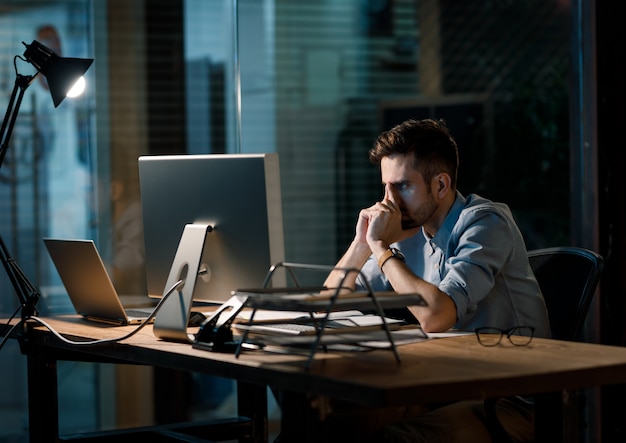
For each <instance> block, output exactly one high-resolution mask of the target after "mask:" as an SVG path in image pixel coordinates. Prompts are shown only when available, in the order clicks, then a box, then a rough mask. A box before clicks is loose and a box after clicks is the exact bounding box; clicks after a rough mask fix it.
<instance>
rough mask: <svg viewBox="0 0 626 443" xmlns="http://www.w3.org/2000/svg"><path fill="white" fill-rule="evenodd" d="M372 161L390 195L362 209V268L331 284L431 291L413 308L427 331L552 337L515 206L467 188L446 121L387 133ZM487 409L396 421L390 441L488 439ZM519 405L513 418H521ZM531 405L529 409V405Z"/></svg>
mask: <svg viewBox="0 0 626 443" xmlns="http://www.w3.org/2000/svg"><path fill="white" fill-rule="evenodd" d="M370 160H371V161H372V162H374V163H377V164H379V165H380V171H381V178H382V184H383V187H384V196H383V199H382V200H381V201H379V202H377V203H375V204H374V205H373V206H371V207H369V208H367V209H363V210H362V211H361V212H360V214H359V217H358V221H357V225H356V234H355V237H354V240H353V241H352V243H351V244H350V246H349V248H348V250H347V251H346V253H345V254H344V256H343V257H342V258H341V259H340V261H339V262H338V264H337V267H341V268H356V269H361V273H360V274H359V275H358V276H357V275H356V274H355V273H353V274H352V275H350V276H349V279H346V280H344V281H343V282H342V281H341V280H340V278H341V277H342V273H341V272H339V271H335V272H331V274H330V275H329V276H328V278H327V280H326V282H325V285H326V286H327V287H328V288H335V287H338V286H339V285H340V284H341V285H342V286H344V287H345V286H347V287H349V288H355V287H356V288H362V287H363V280H364V279H365V280H367V281H368V283H369V284H370V286H371V287H372V289H373V290H374V291H382V290H389V289H393V290H395V291H396V292H398V293H418V294H421V295H422V296H423V298H424V299H425V300H426V302H427V306H409V307H408V308H409V310H410V312H411V314H412V315H413V316H414V317H415V319H416V320H417V321H418V322H419V324H420V325H421V327H422V328H423V329H424V331H426V332H442V331H446V330H448V329H450V328H458V329H463V330H468V331H473V330H474V329H475V328H478V327H483V326H490V327H496V328H501V329H505V330H506V329H510V328H513V327H516V326H530V327H533V328H534V334H535V335H536V336H541V337H549V336H550V327H549V322H548V314H547V310H546V306H545V303H544V300H543V297H542V295H541V291H540V290H539V286H538V284H537V281H536V279H535V277H534V275H533V273H532V271H531V269H530V266H529V263H528V258H527V251H526V247H525V244H524V240H523V238H522V235H521V233H520V231H519V229H518V227H517V225H516V223H515V221H514V219H513V216H512V214H511V212H510V210H509V209H508V207H507V206H506V205H503V204H498V203H494V202H492V201H489V200H487V199H485V198H482V197H480V196H478V195H475V194H471V195H468V196H467V197H464V196H463V195H462V194H461V193H460V192H459V191H457V189H456V181H457V169H458V151H457V145H456V142H455V141H454V139H453V138H452V137H451V136H450V133H449V131H448V129H447V128H446V126H445V125H444V123H443V122H442V121H434V120H430V119H426V120H409V121H406V122H404V123H402V124H400V125H398V126H396V127H394V128H393V129H391V130H390V131H387V132H384V133H383V134H381V135H380V136H379V137H378V139H377V140H376V142H375V144H374V147H373V148H372V149H371V150H370ZM481 406H482V404H478V403H476V404H471V405H470V404H468V405H465V404H456V405H451V406H449V407H445V408H441V409H440V410H437V411H433V412H432V413H428V414H426V416H419V417H418V418H416V419H415V420H410V421H409V422H408V424H407V423H406V422H404V423H402V424H401V425H399V427H395V428H394V427H393V426H392V427H391V428H389V429H387V430H386V434H385V438H386V439H387V440H389V441H424V440H426V439H427V440H428V441H435V439H434V437H433V434H428V433H426V434H423V433H422V431H423V430H424V429H427V428H429V429H433V431H432V432H433V433H437V434H439V433H442V432H443V433H444V435H441V436H440V437H441V438H442V439H441V440H436V441H465V440H464V438H465V436H467V441H472V442H476V441H480V436H479V435H483V434H484V435H485V436H487V437H488V430H485V429H484V426H483V424H482V419H483V417H482V414H483V412H482V410H481ZM504 406H505V407H506V408H507V410H509V411H510V409H511V408H510V407H509V406H510V405H509V404H506V405H504ZM518 406H519V405H518V404H517V403H515V404H513V406H512V408H513V409H514V410H513V412H512V413H511V414H509V415H510V416H512V417H513V420H512V421H513V422H515V420H516V419H517V417H518V416H519V414H518V412H517V409H518ZM521 408H522V409H523V412H522V415H523V414H528V412H529V409H528V408H526V407H525V406H524V404H522V405H521ZM531 415H532V414H531ZM442 418H443V420H442ZM531 418H532V417H531ZM474 419H475V422H474V423H473V424H469V425H467V426H466V425H465V424H463V425H460V427H459V426H449V423H450V422H451V421H455V420H460V421H463V422H465V423H467V422H468V421H472V420H474ZM505 421H507V420H506V419H505ZM433 423H435V425H433ZM440 423H443V424H442V425H439V424H440ZM455 423H456V422H455ZM531 425H532V423H529V425H528V427H526V428H524V426H522V428H523V429H522V431H521V434H523V433H524V432H527V431H528V432H530V434H532V429H531V428H529V427H530V426H531ZM468 426H469V427H468ZM481 426H482V427H483V429H482V430H477V429H478V428H480V427H481ZM463 427H465V430H459V429H461V428H463ZM467 429H472V430H471V431H469V432H468V431H467ZM529 429H530V430H529ZM457 430H458V432H457ZM483 431H484V432H483ZM481 432H482V434H481ZM445 433H447V434H445ZM450 433H453V435H451V434H450ZM418 436H419V437H418ZM487 437H486V438H487ZM531 437H532V435H531ZM519 438H520V440H523V439H524V438H523V436H521V437H519Z"/></svg>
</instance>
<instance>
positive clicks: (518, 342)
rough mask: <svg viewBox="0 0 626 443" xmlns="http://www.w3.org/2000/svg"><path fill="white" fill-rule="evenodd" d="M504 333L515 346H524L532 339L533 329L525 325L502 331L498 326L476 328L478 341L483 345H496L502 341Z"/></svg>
mask: <svg viewBox="0 0 626 443" xmlns="http://www.w3.org/2000/svg"><path fill="white" fill-rule="evenodd" d="M503 335H506V336H507V338H508V340H509V341H510V342H511V343H513V344H514V345H515V346H526V345H528V344H530V342H531V341H532V339H533V330H532V328H530V327H527V326H517V327H515V328H512V329H509V330H508V331H503V330H501V329H498V328H488V327H487V328H479V329H477V330H476V336H477V337H478V341H479V342H480V344H481V345H483V346H496V345H498V344H499V343H500V342H501V341H502V336H503Z"/></svg>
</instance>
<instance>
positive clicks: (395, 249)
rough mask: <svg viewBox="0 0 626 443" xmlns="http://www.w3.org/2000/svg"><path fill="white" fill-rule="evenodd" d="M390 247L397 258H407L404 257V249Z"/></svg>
mask: <svg viewBox="0 0 626 443" xmlns="http://www.w3.org/2000/svg"><path fill="white" fill-rule="evenodd" d="M389 249H390V250H391V253H392V254H393V256H394V257H395V258H398V259H400V260H402V261H404V260H405V257H404V254H403V253H402V251H400V250H399V249H397V248H389Z"/></svg>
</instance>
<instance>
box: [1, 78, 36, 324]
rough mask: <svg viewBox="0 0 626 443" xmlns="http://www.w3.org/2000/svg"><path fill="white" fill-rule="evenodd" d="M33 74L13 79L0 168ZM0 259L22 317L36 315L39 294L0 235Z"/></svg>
mask: <svg viewBox="0 0 626 443" xmlns="http://www.w3.org/2000/svg"><path fill="white" fill-rule="evenodd" d="M34 78H35V76H34V75H21V74H17V78H16V79H15V86H14V87H13V92H11V98H10V100H9V105H8V106H7V110H6V113H5V115H4V119H3V121H2V127H1V128H0V142H1V144H0V168H2V163H3V162H4V157H5V156H6V153H7V151H8V150H9V140H10V139H11V134H12V133H13V127H14V126H15V120H16V119H17V115H18V113H19V110H20V106H21V104H22V98H23V97H24V92H25V91H26V88H28V86H29V85H30V84H31V83H32V81H33V79H34ZM0 261H2V265H3V266H4V269H5V270H6V273H7V275H8V276H9V280H10V281H11V284H12V285H13V288H14V289H15V292H16V293H17V296H18V298H19V299H20V303H21V304H22V318H27V317H29V316H32V315H37V311H36V309H35V305H36V304H37V301H38V300H39V297H40V294H39V291H37V289H36V288H35V286H34V285H33V284H32V283H31V282H30V281H29V280H28V278H27V277H26V275H25V274H24V272H23V271H22V270H21V269H20V267H19V266H18V264H17V263H16V262H15V260H14V259H13V258H12V257H11V254H10V253H9V250H8V248H7V246H6V244H5V243H4V240H3V239H2V236H1V235H0Z"/></svg>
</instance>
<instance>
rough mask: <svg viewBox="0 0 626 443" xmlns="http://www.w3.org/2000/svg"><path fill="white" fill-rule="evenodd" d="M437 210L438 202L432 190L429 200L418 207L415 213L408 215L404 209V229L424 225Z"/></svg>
mask: <svg viewBox="0 0 626 443" xmlns="http://www.w3.org/2000/svg"><path fill="white" fill-rule="evenodd" d="M435 211H437V202H436V201H435V198H434V197H433V194H432V192H431V193H429V194H428V200H427V201H426V202H425V203H424V204H422V205H421V206H420V207H419V208H417V210H416V211H415V212H414V213H413V214H411V215H408V214H406V212H405V211H404V210H403V211H402V229H404V230H407V229H413V228H418V227H420V226H424V223H426V222H427V221H428V220H430V218H431V217H432V216H433V214H434V213H435Z"/></svg>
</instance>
